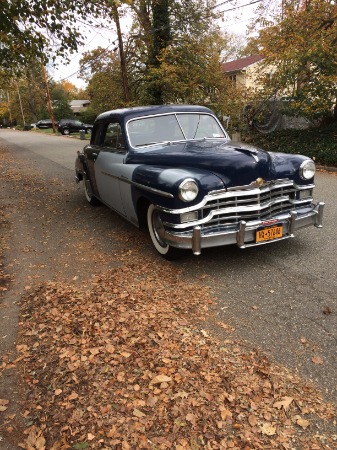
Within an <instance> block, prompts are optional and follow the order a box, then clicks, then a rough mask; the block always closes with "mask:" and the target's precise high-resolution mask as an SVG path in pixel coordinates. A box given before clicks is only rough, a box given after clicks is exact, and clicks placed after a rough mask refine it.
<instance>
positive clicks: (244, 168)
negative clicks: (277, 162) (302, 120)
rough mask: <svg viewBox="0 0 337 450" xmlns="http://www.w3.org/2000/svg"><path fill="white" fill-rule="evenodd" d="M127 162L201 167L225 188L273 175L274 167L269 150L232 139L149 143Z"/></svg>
mask: <svg viewBox="0 0 337 450" xmlns="http://www.w3.org/2000/svg"><path fill="white" fill-rule="evenodd" d="M126 163H129V164H146V165H158V166H169V167H185V168H189V169H192V168H195V169H203V170H207V171H209V172H212V173H214V174H215V175H217V176H218V177H220V178H221V179H222V181H223V182H224V184H225V186H227V187H231V186H236V185H238V184H240V185H244V184H249V183H251V182H252V181H255V180H256V179H257V178H263V179H264V180H270V179H273V178H275V167H274V164H273V160H272V158H271V157H270V155H269V153H268V152H266V151H263V150H260V149H257V148H255V147H252V146H250V145H241V144H236V143H234V142H231V141H227V142H219V141H214V140H203V141H190V142H186V143H174V144H166V145H160V146H159V145H158V146H151V147H150V148H149V147H147V148H144V149H138V150H137V151H135V152H133V153H130V154H129V155H128V157H127V161H126ZM288 172H289V171H288Z"/></svg>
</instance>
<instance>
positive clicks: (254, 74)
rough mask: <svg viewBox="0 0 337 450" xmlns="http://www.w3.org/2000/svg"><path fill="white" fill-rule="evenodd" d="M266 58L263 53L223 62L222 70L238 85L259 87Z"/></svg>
mask: <svg viewBox="0 0 337 450" xmlns="http://www.w3.org/2000/svg"><path fill="white" fill-rule="evenodd" d="M263 59H264V57H263V56H261V55H251V56H246V57H244V58H240V59H236V60H235V61H229V62H226V63H223V64H222V66H221V67H222V70H223V72H224V74H225V76H226V77H227V78H229V79H230V80H231V81H232V82H233V84H234V85H235V86H236V87H238V88H239V87H240V86H242V87H246V88H254V89H256V88H257V87H259V83H258V81H257V80H258V77H259V76H261V71H262V70H263V69H262V65H261V61H262V60H263Z"/></svg>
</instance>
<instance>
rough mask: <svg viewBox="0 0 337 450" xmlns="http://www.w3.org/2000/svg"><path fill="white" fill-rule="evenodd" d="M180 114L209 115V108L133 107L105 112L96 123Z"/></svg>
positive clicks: (195, 106)
mask: <svg viewBox="0 0 337 450" xmlns="http://www.w3.org/2000/svg"><path fill="white" fill-rule="evenodd" d="M175 112H176V113H179V112H180V113H181V112H203V113H211V114H213V111H211V110H210V109H209V108H206V107H205V106H198V105H156V106H134V107H132V108H121V109H114V110H111V111H106V112H104V113H102V114H100V115H99V116H98V117H97V118H96V121H101V120H106V119H110V118H112V117H119V118H123V119H127V120H130V119H133V118H136V117H141V116H151V115H155V114H168V113H175Z"/></svg>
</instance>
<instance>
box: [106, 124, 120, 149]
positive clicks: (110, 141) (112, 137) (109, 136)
mask: <svg viewBox="0 0 337 450" xmlns="http://www.w3.org/2000/svg"><path fill="white" fill-rule="evenodd" d="M103 146H104V147H109V148H111V149H113V150H115V151H117V152H123V151H124V150H125V143H124V137H123V133H122V129H121V126H120V124H119V123H117V122H114V123H109V125H108V127H107V129H106V133H105V136H104V141H103Z"/></svg>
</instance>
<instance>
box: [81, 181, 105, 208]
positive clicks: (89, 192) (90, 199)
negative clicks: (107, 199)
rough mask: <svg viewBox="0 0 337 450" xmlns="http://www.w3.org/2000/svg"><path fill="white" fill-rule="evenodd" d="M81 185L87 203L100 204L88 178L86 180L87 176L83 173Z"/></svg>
mask: <svg viewBox="0 0 337 450" xmlns="http://www.w3.org/2000/svg"><path fill="white" fill-rule="evenodd" d="M83 186H84V195H85V198H86V199H87V201H88V203H90V205H92V206H98V205H100V203H101V202H100V201H99V200H98V199H97V198H96V197H95V196H94V194H93V193H92V189H91V183H90V180H88V178H87V177H86V176H85V175H84V176H83Z"/></svg>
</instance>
